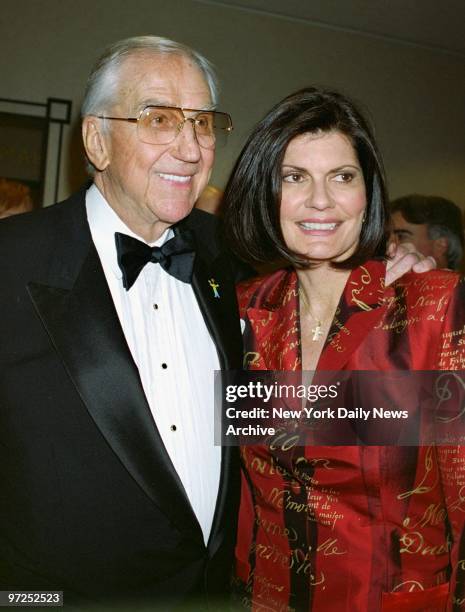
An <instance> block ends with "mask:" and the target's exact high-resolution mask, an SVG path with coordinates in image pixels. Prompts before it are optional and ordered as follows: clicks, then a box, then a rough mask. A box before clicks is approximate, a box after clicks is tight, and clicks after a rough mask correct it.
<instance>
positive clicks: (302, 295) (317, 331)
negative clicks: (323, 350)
mask: <svg viewBox="0 0 465 612" xmlns="http://www.w3.org/2000/svg"><path fill="white" fill-rule="evenodd" d="M299 297H300V299H301V301H302V302H303V304H304V306H305V307H306V309H307V310H308V312H309V314H310V316H311V317H312V319H313V320H314V321H315V322H316V325H315V327H314V328H313V329H311V330H310V331H311V332H312V334H313V336H312V342H318V340H319V339H320V336H323V334H324V332H323V329H322V328H323V323H322V322H321V320H320V319H318V317H315V315H314V314H313V311H312V309H311V307H310V302H309V301H308V299H307V295H306V293H305V291H304V290H303V289H302V288H301V287H299Z"/></svg>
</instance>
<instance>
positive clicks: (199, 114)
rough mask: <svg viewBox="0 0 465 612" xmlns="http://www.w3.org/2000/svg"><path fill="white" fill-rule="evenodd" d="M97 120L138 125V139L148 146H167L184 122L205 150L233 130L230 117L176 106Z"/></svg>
mask: <svg viewBox="0 0 465 612" xmlns="http://www.w3.org/2000/svg"><path fill="white" fill-rule="evenodd" d="M185 112H187V113H195V114H194V116H193V117H186V116H185V114H184V113H185ZM97 117H98V118H99V119H109V120H111V121H129V122H130V123H137V136H138V138H139V140H140V141H141V142H145V143H147V144H169V143H170V142H172V141H173V140H174V139H175V138H176V136H177V135H178V134H179V132H180V131H181V130H182V128H183V127H184V124H185V123H186V121H190V122H191V123H192V126H193V128H194V131H195V135H196V138H197V142H198V143H199V145H200V146H201V147H203V148H205V149H214V148H215V147H216V146H221V145H223V144H224V143H225V142H226V139H227V136H228V134H229V132H231V131H232V129H233V125H232V121H231V117H230V116H229V115H228V114H227V113H219V112H217V111H207V110H197V109H195V108H178V107H176V106H147V107H146V108H144V110H143V111H141V113H140V115H139V116H138V117H106V116H104V115H97Z"/></svg>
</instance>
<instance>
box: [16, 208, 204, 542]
mask: <svg viewBox="0 0 465 612" xmlns="http://www.w3.org/2000/svg"><path fill="white" fill-rule="evenodd" d="M82 217H83V219H81V221H82V220H83V221H84V223H82V228H81V230H82V231H83V232H86V236H87V244H86V245H85V241H84V244H81V249H80V251H79V250H78V253H74V255H75V257H78V258H79V257H80V260H81V267H80V268H79V266H76V263H75V262H73V263H72V265H70V268H71V269H75V268H77V270H78V271H77V276H76V278H75V279H74V280H73V281H72V282H71V281H68V283H66V282H63V279H64V278H67V277H69V275H70V274H69V272H68V273H64V272H63V270H61V271H60V274H58V273H57V270H55V271H54V276H55V278H56V279H58V278H60V281H59V282H55V283H54V282H53V278H50V279H49V280H48V282H47V283H42V282H41V283H38V282H30V283H29V285H28V290H29V294H30V296H31V299H32V301H33V303H34V305H35V308H36V310H37V313H38V315H39V317H40V318H41V320H42V323H43V325H44V327H45V328H46V330H47V332H48V334H49V337H50V340H51V342H52V343H53V345H54V347H55V349H56V351H57V352H58V354H59V355H60V357H61V359H62V360H63V362H64V364H65V367H66V369H67V372H68V374H69V376H70V378H71V380H72V382H73V383H74V385H75V387H76V390H77V392H78V393H79V395H80V397H81V399H82V401H83V403H84V405H85V407H86V408H87V410H88V411H89V413H90V415H91V417H92V419H93V420H94V422H95V424H96V425H97V427H98V428H99V429H100V431H101V433H102V435H103V437H104V438H105V440H106V441H107V442H108V444H109V445H110V447H111V448H112V449H113V450H114V452H115V453H116V455H117V456H118V457H119V459H120V460H121V462H122V463H123V465H124V466H125V467H126V469H127V470H128V472H129V473H130V474H131V476H132V477H133V478H134V479H135V480H136V482H137V483H138V484H139V486H140V487H141V488H142V489H143V490H144V491H145V493H146V494H147V495H148V496H149V497H150V499H152V501H153V502H154V503H155V504H156V505H157V506H158V507H159V508H160V510H161V511H163V512H164V513H165V514H166V515H168V516H170V517H172V519H173V522H174V523H175V524H176V525H177V527H178V528H179V529H180V530H182V531H186V532H188V533H190V534H191V537H192V536H194V537H195V538H198V539H200V538H202V535H201V531H200V528H199V526H198V522H197V520H196V518H195V515H194V513H193V511H192V509H191V506H190V504H189V501H188V499H187V496H186V494H185V492H184V489H183V486H182V484H181V481H180V479H179V477H178V475H177V472H176V471H175V469H174V467H173V465H172V463H171V461H170V459H169V456H168V454H167V452H166V450H165V447H164V445H163V442H162V440H161V437H160V435H159V432H158V430H157V428H156V425H155V423H154V421H153V418H152V415H151V412H150V408H149V406H148V403H147V400H146V398H145V394H144V391H143V388H142V384H141V382H140V377H139V373H138V369H137V367H136V365H135V363H134V361H133V359H132V357H131V355H130V352H129V348H128V346H127V343H126V340H125V337H124V334H123V331H122V329H121V326H120V324H119V320H118V317H117V314H116V310H115V308H114V305H113V301H112V299H111V295H110V292H109V289H108V286H107V283H106V279H105V275H104V273H103V269H102V267H101V264H100V260H99V258H98V254H97V251H96V249H95V247H94V245H93V243H92V241H91V238H90V232H89V229H88V226H87V223H86V222H85V217H84V214H83V215H82ZM55 257H56V258H58V259H59V258H60V253H56V254H55ZM63 265H64V266H65V267H66V263H63V262H62V266H63Z"/></svg>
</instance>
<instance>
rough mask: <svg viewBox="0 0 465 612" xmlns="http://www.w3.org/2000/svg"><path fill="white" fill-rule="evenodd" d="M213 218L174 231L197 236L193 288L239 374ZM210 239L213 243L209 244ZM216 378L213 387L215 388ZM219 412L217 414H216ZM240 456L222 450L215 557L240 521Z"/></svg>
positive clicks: (224, 264) (234, 315) (224, 362)
mask: <svg viewBox="0 0 465 612" xmlns="http://www.w3.org/2000/svg"><path fill="white" fill-rule="evenodd" d="M211 221H212V219H211V215H206V214H205V213H199V211H196V210H194V211H193V213H192V214H191V215H190V217H188V218H187V219H186V220H185V221H183V222H181V223H180V224H178V226H177V227H175V228H174V231H175V233H178V232H182V231H183V229H184V228H189V229H190V230H191V231H193V232H194V235H195V242H196V256H195V261H194V269H193V276H192V288H193V290H194V293H195V296H196V298H197V302H198V304H199V307H200V310H201V312H202V315H203V318H204V320H205V324H206V326H207V329H208V331H209V333H210V335H211V338H212V340H213V342H214V343H215V346H216V349H217V351H218V357H219V361H220V365H221V369H222V370H235V369H236V370H237V369H241V367H242V335H241V330H240V325H239V311H238V307H237V300H236V292H235V284H234V278H233V275H232V271H231V262H230V261H229V259H228V258H227V255H226V254H225V253H224V252H223V251H220V249H219V248H218V245H217V244H216V243H215V240H214V239H213V235H212V231H211V230H210V231H208V230H207V227H206V225H205V224H206V223H207V222H211ZM206 238H210V239H211V241H210V242H209V243H208V244H207V243H206ZM213 383H214V381H213V376H212V386H213ZM215 412H216V411H215ZM239 473H240V464H239V454H238V450H237V448H233V447H226V446H223V447H222V449H221V472H220V486H219V491H218V497H217V502H216V508H215V514H214V517H213V524H212V528H211V532H210V538H209V541H208V549H209V552H210V555H213V554H215V552H216V550H217V549H218V548H219V546H220V545H221V543H222V540H223V538H224V536H225V531H228V530H231V529H233V528H234V525H231V524H229V525H228V524H225V517H226V516H227V515H228V512H229V513H231V509H232V510H233V512H232V515H233V518H232V519H231V520H232V521H234V522H235V521H236V516H237V512H236V511H235V510H234V508H235V507H236V501H238V494H239V486H240V481H239Z"/></svg>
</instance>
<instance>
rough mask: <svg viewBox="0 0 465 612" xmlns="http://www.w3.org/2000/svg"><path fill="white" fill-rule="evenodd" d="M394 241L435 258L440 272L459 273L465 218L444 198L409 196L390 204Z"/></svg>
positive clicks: (455, 206)
mask: <svg viewBox="0 0 465 612" xmlns="http://www.w3.org/2000/svg"><path fill="white" fill-rule="evenodd" d="M391 221H392V230H391V231H392V239H393V240H395V241H396V242H397V243H403V242H410V243H413V244H414V245H415V247H416V248H417V249H418V251H419V252H420V253H422V254H423V255H425V256H432V257H433V258H434V259H435V261H436V264H437V267H438V268H450V269H451V270H457V269H458V268H459V267H460V264H461V262H462V256H463V246H464V233H463V216H462V211H461V210H460V208H459V207H458V206H457V205H456V204H454V203H453V202H451V201H450V200H446V199H445V198H441V197H437V196H425V195H417V194H414V195H409V196H404V197H402V198H398V199H397V200H394V201H393V202H392V204H391Z"/></svg>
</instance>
